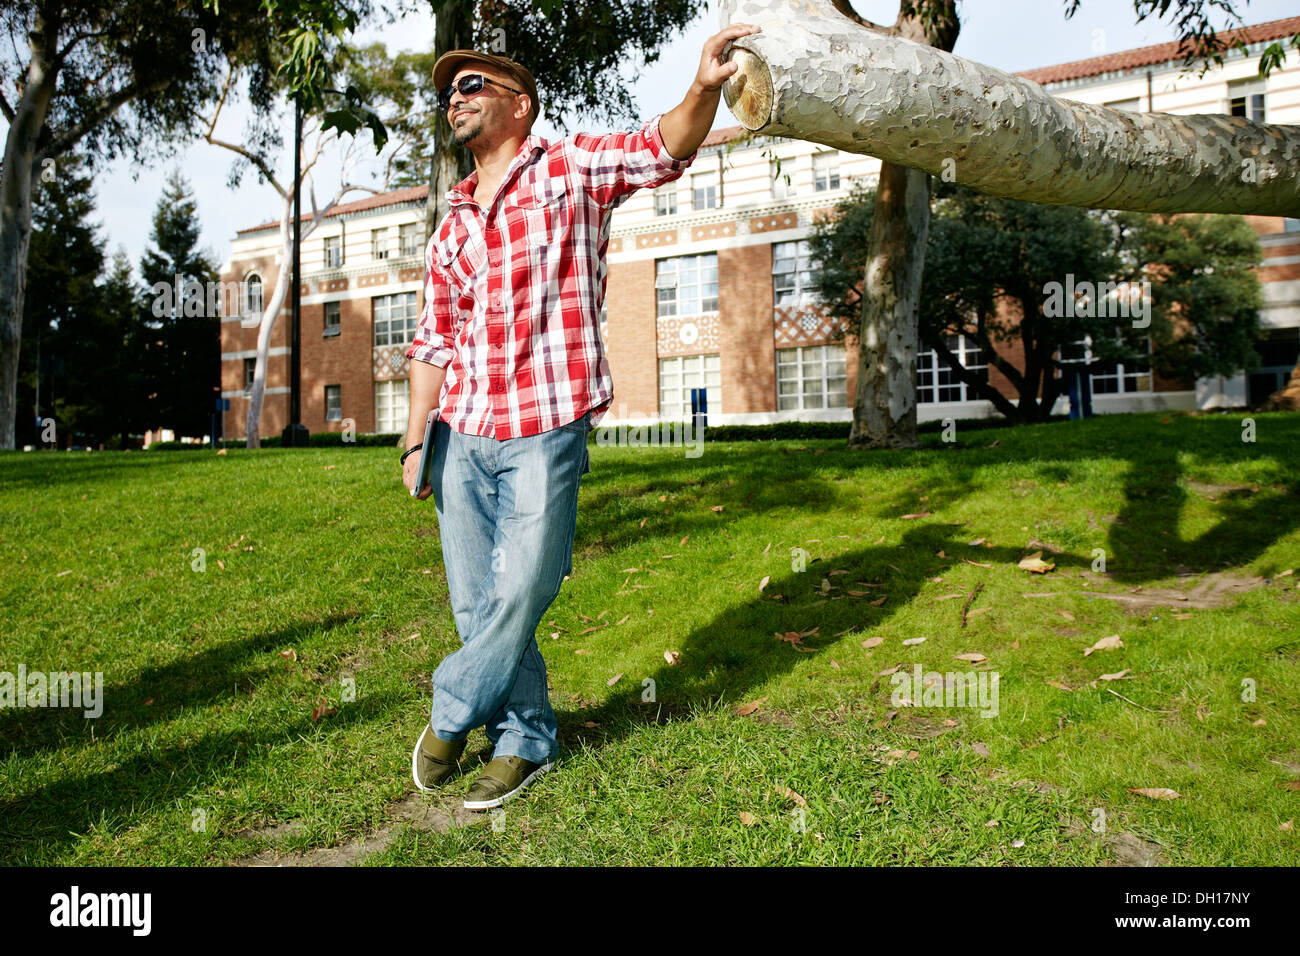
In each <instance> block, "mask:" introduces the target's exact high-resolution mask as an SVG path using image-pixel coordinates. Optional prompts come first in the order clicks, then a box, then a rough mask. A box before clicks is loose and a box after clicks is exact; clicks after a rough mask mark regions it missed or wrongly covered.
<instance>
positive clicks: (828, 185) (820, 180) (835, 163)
mask: <svg viewBox="0 0 1300 956" xmlns="http://www.w3.org/2000/svg"><path fill="white" fill-rule="evenodd" d="M819 167H820V168H819ZM812 171H813V192H815V193H822V192H831V191H833V190H836V189H839V188H840V182H841V180H840V154H839V153H838V152H835V151H833V150H822V151H821V152H818V153H813V158H812Z"/></svg>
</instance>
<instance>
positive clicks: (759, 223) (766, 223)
mask: <svg viewBox="0 0 1300 956" xmlns="http://www.w3.org/2000/svg"><path fill="white" fill-rule="evenodd" d="M797 225H799V214H798V213H795V212H784V213H779V214H777V215H772V216H759V217H757V218H755V219H751V220H749V231H750V232H774V231H775V230H777V229H793V228H794V227H795V226H797Z"/></svg>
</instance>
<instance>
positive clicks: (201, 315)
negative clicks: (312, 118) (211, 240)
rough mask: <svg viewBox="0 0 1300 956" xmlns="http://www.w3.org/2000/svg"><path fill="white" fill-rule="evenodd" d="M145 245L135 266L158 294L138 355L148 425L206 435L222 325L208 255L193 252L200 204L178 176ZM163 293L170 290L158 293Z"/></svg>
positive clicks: (218, 379) (217, 389)
mask: <svg viewBox="0 0 1300 956" xmlns="http://www.w3.org/2000/svg"><path fill="white" fill-rule="evenodd" d="M150 241H151V243H152V248H150V249H148V250H146V252H145V254H144V256H143V257H142V258H141V260H140V274H141V278H142V280H143V282H144V285H145V287H146V288H147V289H151V290H155V291H154V292H151V293H150V295H149V298H148V304H147V309H148V312H149V315H148V316H147V318H146V322H147V323H148V324H149V325H150V327H151V328H152V334H150V335H149V337H148V342H147V347H146V350H145V352H144V354H143V355H142V356H141V365H142V368H143V370H144V373H145V378H146V381H147V382H148V383H149V385H150V386H151V387H150V388H149V393H150V395H149V399H148V404H147V409H148V417H149V419H150V421H151V423H152V424H151V425H150V427H163V428H170V429H172V430H173V431H175V432H176V435H177V437H180V436H201V435H205V434H207V432H208V430H209V428H210V426H211V414H212V410H213V408H214V401H213V400H214V398H216V397H217V396H218V395H220V388H221V319H220V316H219V313H218V312H217V311H216V310H214V309H212V308H211V306H212V304H213V303H212V302H209V297H208V292H207V289H208V283H209V282H213V283H215V282H216V281H217V278H218V273H217V267H216V265H215V264H214V262H213V260H212V257H211V255H210V254H209V253H208V252H207V251H206V250H201V249H199V248H198V243H199V220H198V214H197V204H196V203H195V200H194V196H193V194H192V192H191V190H190V186H189V183H188V182H186V181H185V179H184V177H183V176H182V175H181V173H180V170H175V171H173V172H172V174H171V176H169V177H168V179H167V185H166V187H165V188H164V190H163V194H162V196H161V197H160V198H159V200H158V206H157V209H156V210H155V211H154V217H153V232H152V233H151V234H150ZM164 287H165V288H168V289H170V290H171V291H170V292H169V293H162V292H161V290H162V289H163V288H164ZM169 306H170V307H169ZM159 312H161V313H162V314H161V315H159V314H158V313H159Z"/></svg>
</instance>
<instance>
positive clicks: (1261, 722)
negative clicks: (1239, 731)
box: [1250, 717, 1268, 727]
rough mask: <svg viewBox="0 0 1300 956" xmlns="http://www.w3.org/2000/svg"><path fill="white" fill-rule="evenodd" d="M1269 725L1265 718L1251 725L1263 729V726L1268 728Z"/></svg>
mask: <svg viewBox="0 0 1300 956" xmlns="http://www.w3.org/2000/svg"><path fill="white" fill-rule="evenodd" d="M1267 724H1268V721H1267V720H1265V719H1264V718H1263V717H1261V718H1259V720H1257V721H1255V722H1254V723H1253V724H1251V725H1250V726H1252V727H1263V726H1266V725H1267Z"/></svg>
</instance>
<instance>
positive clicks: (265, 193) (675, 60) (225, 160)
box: [95, 0, 1296, 266]
mask: <svg viewBox="0 0 1300 956" xmlns="http://www.w3.org/2000/svg"><path fill="white" fill-rule="evenodd" d="M717 7H718V4H717V2H716V0H711V2H710V3H709V4H708V7H707V9H706V10H705V12H704V13H703V14H702V15H701V16H700V17H699V18H698V19H697V20H696V21H695V22H694V23H693V24H692V25H691V27H690V28H689V29H687V30H686V31H685V32H684V33H682V34H679V35H677V36H675V37H673V38H672V39H671V40H670V41H669V42H668V43H667V44H666V45H665V46H664V48H663V52H662V53H661V55H660V58H659V60H658V62H656V63H654V64H652V65H650V66H649V67H643V68H642V69H641V70H640V75H639V76H638V77H637V79H636V80H635V82H634V83H633V84H632V93H633V98H634V101H635V102H636V104H637V105H638V107H639V108H640V116H641V117H642V118H649V117H650V116H653V115H654V114H656V113H660V112H666V111H667V110H670V109H672V108H673V107H674V106H675V105H677V103H678V102H679V101H680V100H681V97H682V95H683V94H684V93H685V92H686V87H687V86H688V85H689V83H690V78H691V77H693V76H694V74H695V71H696V69H697V67H698V64H699V59H700V51H701V48H702V47H703V45H704V42H705V40H707V39H708V37H709V36H711V35H712V34H714V33H716V32H717V31H718V29H719V24H718V12H717ZM854 8H855V9H856V10H857V11H858V12H859V13H860V14H861V15H862V16H864V17H867V18H869V19H871V20H875V21H877V22H888V23H892V22H893V20H894V18H895V16H896V14H897V11H898V3H897V0H854ZM1238 8H1239V10H1240V11H1241V13H1242V17H1243V19H1244V20H1245V22H1247V23H1262V22H1264V21H1267V20H1276V19H1279V18H1282V17H1286V16H1293V15H1295V12H1296V8H1295V0H1251V2H1250V3H1249V4H1247V3H1239V5H1238ZM959 10H960V13H961V17H962V30H961V35H960V37H959V39H958V41H957V47H956V50H955V52H956V53H958V54H959V55H961V56H964V57H967V58H969V59H972V60H978V61H979V62H982V63H987V64H989V65H991V66H995V67H998V68H999V69H1003V70H1008V71H1012V72H1014V71H1016V70H1026V69H1030V68H1033V67H1040V66H1049V65H1052V64H1056V63H1064V62H1068V61H1071V60H1082V59H1087V58H1089V57H1092V56H1096V55H1098V51H1100V52H1106V53H1114V52H1118V51H1120V50H1127V49H1132V48H1133V47H1139V46H1146V45H1149V44H1152V43H1163V42H1165V41H1167V40H1172V39H1175V38H1176V33H1175V30H1174V29H1173V27H1172V26H1171V25H1169V24H1168V23H1163V22H1160V21H1157V20H1155V19H1154V18H1151V19H1148V20H1147V21H1146V22H1144V23H1141V24H1138V23H1136V22H1135V17H1134V13H1133V3H1132V0H1084V2H1083V4H1082V8H1081V9H1080V11H1079V13H1077V14H1076V15H1075V16H1074V18H1073V19H1071V20H1066V19H1065V14H1064V10H1065V4H1064V2H1063V0H962V2H960V4H959ZM1216 22H1217V21H1216ZM1224 24H1226V20H1225V21H1222V22H1219V25H1220V26H1222V25H1224ZM361 39H362V40H364V41H366V42H372V41H374V40H379V41H381V42H384V43H386V44H387V45H388V48H389V50H390V51H394V50H397V49H417V48H419V47H420V45H421V44H426V45H427V44H432V42H433V19H432V17H431V16H429V15H419V16H409V17H407V18H406V19H405V20H402V21H400V22H398V23H396V24H393V25H389V26H382V25H380V26H375V27H372V28H370V29H367V30H365V31H364V32H363V33H362V35H361ZM1294 55H1295V54H1294V53H1293V54H1292V56H1294ZM639 65H640V64H634V65H633V68H634V67H635V66H639ZM631 75H632V68H629V70H628V71H627V72H626V73H625V76H626V77H629V78H630V76H631ZM543 95H544V94H543ZM566 121H567V123H568V127H569V131H570V132H573V131H577V130H580V129H587V130H590V131H593V132H596V131H602V130H600V128H599V127H593V126H590V125H587V124H584V123H583V122H582V120H581V117H578V116H570V117H566ZM289 122H290V128H289V129H288V130H287V132H288V133H289V134H290V135H291V123H292V118H291V117H290V120H289ZM735 122H736V120H735V118H734V117H732V115H731V113H730V112H729V111H728V110H727V107H726V103H725V102H723V103H722V104H720V105H719V107H718V114H717V117H716V118H715V120H714V123H713V125H714V127H715V128H716V127H721V126H732V125H734V124H735ZM239 125H242V123H241V124H239ZM239 125H234V124H232V126H231V127H230V129H229V130H228V131H227V132H228V134H229V135H231V136H233V135H236V134H237V130H238V128H239ZM534 131H535V132H537V133H540V134H541V135H542V136H546V137H553V136H555V135H557V131H556V130H555V129H554V128H553V127H551V126H550V125H548V124H546V123H545V122H544V121H543V120H538V122H537V124H536V125H535V126H534ZM287 138H288V136H286V139H287ZM230 159H231V154H230V153H228V152H226V151H225V150H221V149H218V148H217V147H214V146H210V145H208V144H207V143H198V144H195V145H193V146H191V147H189V148H188V149H186V150H184V151H183V152H181V153H180V154H179V156H178V158H177V159H176V160H173V161H171V162H169V163H166V164H162V165H160V166H158V167H156V168H152V169H140V168H138V167H135V166H134V165H133V164H131V163H127V162H121V161H119V162H117V163H114V164H112V165H110V166H108V167H106V168H104V169H103V170H102V171H101V172H100V173H99V174H98V175H97V176H96V180H95V186H96V198H97V204H96V206H97V219H98V222H99V223H100V224H101V235H102V236H104V237H106V238H107V240H108V250H109V253H110V255H111V254H112V252H113V251H114V250H116V249H117V247H118V246H119V245H120V246H123V247H125V249H126V251H127V254H128V256H129V257H130V259H131V262H132V263H133V264H135V265H137V266H138V263H139V261H140V257H141V255H142V254H143V252H144V250H145V248H146V246H147V245H148V241H149V231H150V228H151V224H150V220H151V218H152V213H153V210H154V207H155V205H156V204H157V201H158V197H159V195H160V194H161V192H162V185H163V181H164V179H165V177H166V174H167V171H168V170H169V169H171V168H172V167H173V166H176V165H179V166H180V168H181V169H182V171H183V172H184V174H185V176H186V177H187V178H188V179H189V181H190V183H191V185H192V187H193V189H194V192H195V195H196V197H197V199H198V206H199V216H200V218H201V220H202V227H203V229H202V239H203V242H204V244H205V245H206V246H207V247H208V249H209V250H210V251H211V253H212V254H213V256H214V258H215V260H216V261H217V262H218V263H221V262H224V261H225V260H226V258H227V256H228V255H229V253H230V241H231V240H232V239H233V238H234V235H235V231H236V230H237V229H241V228H245V227H247V226H250V225H254V224H256V223H259V222H265V221H268V220H271V219H275V218H277V217H278V215H279V203H278V200H277V197H276V195H275V192H274V190H272V189H271V188H270V187H269V186H262V185H259V184H258V183H257V178H256V176H255V175H254V174H252V173H249V174H246V175H245V177H244V180H243V183H242V185H241V186H240V187H239V188H238V189H237V190H234V191H232V190H230V189H229V188H228V187H227V185H226V179H227V174H228V172H229V169H230V165H231V163H230ZM290 162H291V159H290V157H288V156H286V158H285V161H284V163H282V168H283V169H284V170H285V177H284V178H285V179H288V178H289V177H290V176H291V175H292V173H291V167H290ZM336 182H337V175H334V176H331V175H329V174H326V175H325V176H324V177H323V178H322V180H321V181H319V182H318V189H317V196H318V197H319V198H320V199H321V201H322V202H323V201H324V195H323V193H324V192H325V191H327V190H328V189H329V188H332V186H333V184H334V183H336ZM363 195H364V194H362V193H353V194H352V195H351V197H350V198H353V199H359V198H362V196H363Z"/></svg>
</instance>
